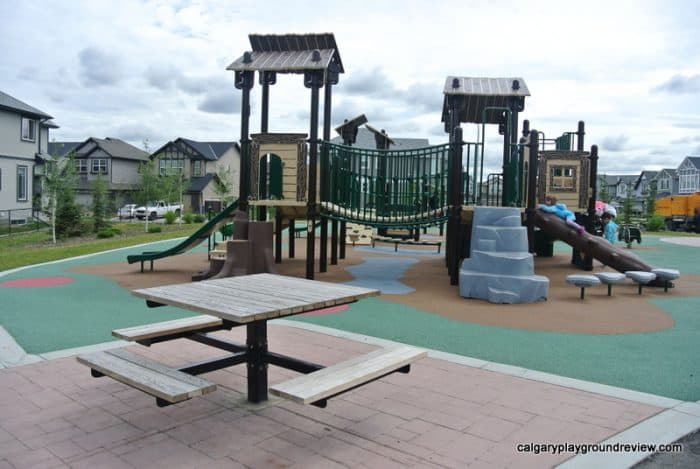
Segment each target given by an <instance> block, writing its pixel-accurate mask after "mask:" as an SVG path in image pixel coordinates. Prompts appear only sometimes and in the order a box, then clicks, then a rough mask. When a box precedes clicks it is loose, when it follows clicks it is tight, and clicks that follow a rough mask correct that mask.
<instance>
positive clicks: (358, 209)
mask: <svg viewBox="0 0 700 469" xmlns="http://www.w3.org/2000/svg"><path fill="white" fill-rule="evenodd" d="M321 151H322V153H321V155H322V157H323V158H327V162H328V165H327V166H326V167H327V174H325V175H324V177H323V178H322V179H323V180H322V188H321V194H323V198H322V202H323V209H324V216H327V217H329V218H337V219H343V220H348V221H356V222H358V223H363V224H366V225H373V226H379V227H389V226H393V227H395V226H402V227H415V226H418V225H430V224H438V223H442V222H444V221H445V220H446V219H447V210H446V205H447V200H448V194H449V187H448V186H449V183H448V167H449V158H450V144H444V145H437V146H432V147H426V148H419V149H411V150H370V149H364V148H356V147H350V146H345V145H336V144H332V143H329V142H323V143H322V148H321Z"/></svg>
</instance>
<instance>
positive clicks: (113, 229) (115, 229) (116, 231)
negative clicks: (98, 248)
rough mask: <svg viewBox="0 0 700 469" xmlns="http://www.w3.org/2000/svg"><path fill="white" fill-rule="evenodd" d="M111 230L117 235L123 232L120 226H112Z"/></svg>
mask: <svg viewBox="0 0 700 469" xmlns="http://www.w3.org/2000/svg"><path fill="white" fill-rule="evenodd" d="M110 230H112V233H114V234H115V235H120V234H122V230H120V229H119V228H116V227H111V228H110Z"/></svg>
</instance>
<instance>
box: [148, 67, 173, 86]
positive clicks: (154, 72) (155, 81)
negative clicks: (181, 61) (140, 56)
mask: <svg viewBox="0 0 700 469" xmlns="http://www.w3.org/2000/svg"><path fill="white" fill-rule="evenodd" d="M179 76H180V71H179V70H177V69H176V68H175V67H172V66H153V65H151V66H149V67H148V68H147V69H146V81H147V82H148V84H149V85H150V86H152V87H153V88H158V89H159V90H169V89H172V88H173V85H174V84H175V80H176V79H177V78H178V77H179Z"/></svg>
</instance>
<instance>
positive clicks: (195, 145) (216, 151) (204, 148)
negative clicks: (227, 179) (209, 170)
mask: <svg viewBox="0 0 700 469" xmlns="http://www.w3.org/2000/svg"><path fill="white" fill-rule="evenodd" d="M183 145H184V146H186V147H187V148H184V147H183ZM171 146H172V147H173V148H174V150H175V151H180V152H183V153H185V154H187V156H188V157H189V158H194V159H202V160H207V161H218V160H219V158H221V156H222V155H223V154H224V153H226V152H227V151H228V150H230V149H231V147H235V148H236V150H238V151H240V146H239V145H238V143H237V142H198V141H197V140H190V139H188V138H182V137H178V138H176V139H175V140H171V141H169V142H167V143H166V144H165V145H163V146H161V147H160V148H158V149H157V150H156V151H154V152H153V153H151V158H153V157H154V156H156V155H158V154H159V153H162V152H164V151H165V150H166V149H167V148H168V147H171ZM193 153H194V154H193Z"/></svg>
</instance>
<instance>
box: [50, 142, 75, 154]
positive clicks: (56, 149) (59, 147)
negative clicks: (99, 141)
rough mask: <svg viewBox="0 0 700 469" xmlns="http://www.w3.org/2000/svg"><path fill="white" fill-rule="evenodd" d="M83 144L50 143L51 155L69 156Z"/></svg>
mask: <svg viewBox="0 0 700 469" xmlns="http://www.w3.org/2000/svg"><path fill="white" fill-rule="evenodd" d="M82 143H83V142H49V154H50V155H53V156H58V157H62V156H67V155H68V154H69V153H70V152H71V151H73V150H75V149H76V148H77V147H78V145H81V144H82Z"/></svg>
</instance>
